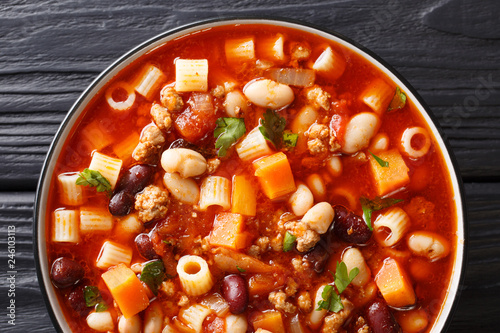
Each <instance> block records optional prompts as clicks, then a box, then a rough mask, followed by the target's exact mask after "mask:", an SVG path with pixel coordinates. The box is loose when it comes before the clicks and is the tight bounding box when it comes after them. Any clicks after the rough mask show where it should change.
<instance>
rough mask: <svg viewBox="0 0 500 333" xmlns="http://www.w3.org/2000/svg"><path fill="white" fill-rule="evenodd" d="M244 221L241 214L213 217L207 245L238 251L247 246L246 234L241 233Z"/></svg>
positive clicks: (221, 214)
mask: <svg viewBox="0 0 500 333" xmlns="http://www.w3.org/2000/svg"><path fill="white" fill-rule="evenodd" d="M244 227H245V221H244V219H243V216H241V214H233V213H229V212H222V213H219V214H217V215H216V216H215V220H214V224H213V228H212V231H211V232H210V238H209V243H210V245H212V246H225V247H228V248H230V249H233V250H239V249H242V248H244V247H245V246H246V245H247V240H248V234H247V233H246V232H244V231H243V229H244Z"/></svg>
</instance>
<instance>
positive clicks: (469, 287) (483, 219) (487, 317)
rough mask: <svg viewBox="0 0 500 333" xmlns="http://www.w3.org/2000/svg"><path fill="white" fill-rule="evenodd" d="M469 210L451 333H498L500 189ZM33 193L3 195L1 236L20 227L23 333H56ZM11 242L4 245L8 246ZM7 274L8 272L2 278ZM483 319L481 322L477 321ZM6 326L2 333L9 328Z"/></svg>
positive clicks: (473, 198)
mask: <svg viewBox="0 0 500 333" xmlns="http://www.w3.org/2000/svg"><path fill="white" fill-rule="evenodd" d="M465 191H466V198H467V204H468V211H469V239H468V246H469V248H468V266H467V272H466V276H465V284H464V285H463V286H462V288H461V292H462V295H461V297H460V301H459V303H458V309H457V311H456V313H455V316H454V320H453V322H452V325H451V327H450V332H475V331H477V330H478V329H479V328H478V325H480V328H481V331H482V332H494V331H495V330H496V327H497V319H496V315H497V312H498V308H495V306H496V303H495V304H493V303H492V295H498V293H499V292H500V284H499V283H498V272H499V271H500V224H498V223H497V220H498V216H499V215H500V208H499V207H500V184H498V183H481V184H466V186H465ZM33 200H34V194H33V193H32V192H19V193H5V192H0V234H2V235H6V233H7V226H9V225H15V227H16V250H17V251H16V259H17V260H18V261H17V264H18V267H19V269H18V276H17V285H16V288H17V290H18V291H19V294H18V296H17V298H16V299H18V300H19V304H20V306H19V312H18V319H19V321H18V325H16V330H17V329H19V331H18V332H26V331H28V330H29V328H30V325H32V320H33V318H35V320H36V323H37V329H39V331H40V332H41V331H43V330H44V329H47V330H48V331H50V329H49V328H50V327H51V326H50V325H51V324H50V321H49V319H48V317H47V316H46V315H45V313H46V310H45V308H44V305H43V301H42V299H41V294H40V291H39V290H38V286H37V279H36V274H35V270H34V259H33V254H32V222H33V217H32V214H33ZM5 242H6V238H5V237H2V239H1V241H0V243H1V244H2V246H5ZM6 261H7V258H6V253H5V252H4V251H2V252H1V253H0V262H1V265H3V266H2V268H5V263H6ZM5 271H6V269H2V274H4V272H5ZM7 289H8V285H7V282H6V280H5V279H4V278H3V277H2V278H1V279H0V294H2V295H5V293H6V290H7ZM478 314H481V321H480V323H478V321H477V318H478V317H477V316H478ZM5 325H6V323H5V321H0V331H4V329H6V328H7V326H5Z"/></svg>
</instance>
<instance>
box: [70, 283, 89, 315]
mask: <svg viewBox="0 0 500 333" xmlns="http://www.w3.org/2000/svg"><path fill="white" fill-rule="evenodd" d="M83 288H84V286H83V285H81V286H78V287H76V288H75V289H73V290H72V291H71V292H70V293H69V295H68V303H69V306H71V308H72V309H73V310H75V312H76V313H78V315H79V316H80V317H82V318H85V317H87V315H88V314H89V313H90V311H91V310H92V308H89V307H87V304H85V297H84V295H83Z"/></svg>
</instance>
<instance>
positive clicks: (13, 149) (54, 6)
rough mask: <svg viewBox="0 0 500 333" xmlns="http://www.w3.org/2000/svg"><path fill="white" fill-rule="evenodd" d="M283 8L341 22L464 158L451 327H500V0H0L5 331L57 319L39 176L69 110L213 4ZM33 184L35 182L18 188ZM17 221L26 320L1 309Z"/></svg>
mask: <svg viewBox="0 0 500 333" xmlns="http://www.w3.org/2000/svg"><path fill="white" fill-rule="evenodd" d="M233 15H253V16H281V17H287V18H292V19H299V20H303V21H305V22H309V23H312V24H315V25H318V26H321V27H323V28H325V29H328V30H335V31H338V32H340V33H342V34H344V35H346V36H348V37H350V38H352V39H354V40H356V41H357V42H359V43H361V44H362V45H364V46H365V47H367V48H369V49H371V50H372V51H374V52H375V53H377V54H378V55H379V56H381V57H382V58H383V59H384V60H385V61H386V62H388V63H389V64H390V65H392V66H393V67H394V68H395V69H396V70H397V71H398V72H400V73H401V74H402V75H403V76H404V77H405V78H406V79H407V80H408V81H409V82H410V83H411V84H412V85H413V86H414V87H415V88H416V90H417V91H418V93H419V94H420V95H421V96H422V98H423V99H424V100H425V102H426V103H427V104H428V105H429V106H430V109H431V110H432V112H433V113H434V115H435V116H436V118H437V120H438V122H439V124H440V126H441V127H442V129H443V132H444V135H445V136H446V137H447V138H448V140H449V143H450V145H451V147H452V150H453V152H454V154H455V156H456V158H457V160H458V163H459V167H460V171H461V173H462V176H463V179H464V181H465V187H466V195H467V204H468V212H469V236H470V237H469V250H468V267H467V273H466V279H465V284H464V286H463V287H462V288H461V289H462V296H461V298H460V301H459V306H458V310H457V312H456V314H455V317H454V319H453V322H452V325H451V327H450V329H449V330H448V331H449V332H478V331H480V332H498V328H497V326H498V325H497V323H496V322H497V320H498V319H497V316H498V313H499V311H500V305H499V302H498V298H497V297H496V295H498V294H499V293H500V278H499V277H498V273H499V272H500V224H499V218H498V216H499V215H500V208H499V207H500V111H499V107H500V66H498V59H500V35H499V33H500V32H499V29H498V27H499V19H500V2H498V1H495V0H483V1H481V2H477V1H474V0H438V1H436V0H422V1H411V0H399V1H398V0H389V1H386V0H320V1H314V2H312V1H310V2H306V1H304V0H285V1H283V0H282V1H272V0H259V1H255V0H252V1H250V0H235V1H231V2H227V1H222V0H214V1H206V0H193V1H188V0H178V1H175V2H174V1H160V0H156V1H155V0H150V1H137V0H134V1H133V0H122V1H114V2H107V1H106V2H105V1H100V0H86V1H83V0H67V1H63V2H62V1H58V0H40V1H35V0H28V1H26V0H7V1H5V0H4V1H2V2H1V3H0V170H1V172H0V246H1V249H0V268H1V271H0V295H2V297H1V298H0V299H1V301H0V305H1V306H0V308H1V309H3V310H2V311H0V314H1V317H0V318H1V319H0V332H10V331H12V332H53V331H54V330H53V327H52V324H51V322H50V320H49V318H48V315H47V312H46V310H45V306H44V304H43V301H42V299H41V293H40V290H39V288H38V283H37V280H36V274H35V270H34V261H33V255H32V238H31V237H32V236H31V232H32V222H33V219H32V212H33V198H34V193H33V191H34V189H35V188H36V182H37V179H38V175H39V172H40V169H41V166H42V163H43V160H44V158H45V154H46V152H47V150H48V147H49V145H50V142H51V141H52V138H53V136H54V134H55V132H56V131H57V129H58V127H59V124H60V122H61V121H62V119H63V118H64V117H65V115H66V112H67V111H68V110H69V108H70V107H71V106H72V104H73V103H74V102H75V100H76V99H77V98H78V96H79V95H80V93H81V92H82V91H83V90H84V89H85V88H86V87H87V86H88V85H89V84H90V83H91V82H92V80H93V79H94V78H95V77H96V76H97V75H98V74H99V72H101V71H102V70H103V69H105V68H106V67H107V66H109V65H110V64H111V63H112V62H113V61H114V60H115V59H117V58H118V57H119V56H120V55H122V54H123V53H125V52H126V51H128V50H129V49H131V48H132V47H134V46H135V45H137V44H139V43H141V42H142V41H144V40H147V39H148V38H151V37H153V36H155V35H156V34H158V33H160V32H163V31H166V30H168V29H171V28H174V27H177V26H179V25H183V24H186V23H191V22H193V21H196V20H199V19H205V18H217V17H227V16H233ZM19 191H26V192H19ZM9 225H15V226H16V237H17V242H16V249H17V253H16V255H17V257H16V259H17V260H18V261H17V264H18V265H19V266H18V267H19V269H18V275H17V285H16V300H18V303H17V304H18V308H17V319H18V321H17V325H16V326H15V327H11V326H8V325H7V323H6V316H5V315H4V311H5V310H4V309H5V308H6V304H5V299H6V297H5V296H4V295H6V292H7V289H8V284H7V281H6V272H7V267H6V265H7V257H6V256H7V254H6V247H7V245H6V235H7V227H8V226H9Z"/></svg>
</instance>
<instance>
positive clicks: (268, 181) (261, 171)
mask: <svg viewBox="0 0 500 333" xmlns="http://www.w3.org/2000/svg"><path fill="white" fill-rule="evenodd" d="M253 167H254V169H255V176H257V177H258V178H259V182H260V185H261V187H262V190H263V191H264V194H265V195H266V196H267V197H268V198H269V199H271V200H273V199H276V198H279V197H281V196H284V195H285V194H289V193H292V192H294V191H295V181H294V179H293V174H292V168H291V167H290V163H289V162H288V158H287V157H286V155H285V154H284V153H282V152H279V153H276V154H273V155H270V156H267V157H264V158H261V159H259V160H257V161H254V162H253Z"/></svg>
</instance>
